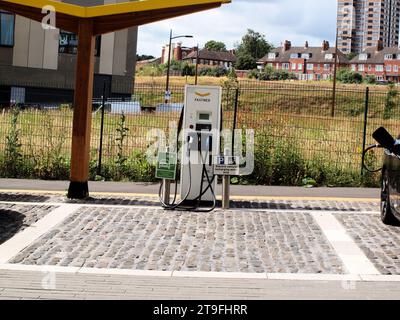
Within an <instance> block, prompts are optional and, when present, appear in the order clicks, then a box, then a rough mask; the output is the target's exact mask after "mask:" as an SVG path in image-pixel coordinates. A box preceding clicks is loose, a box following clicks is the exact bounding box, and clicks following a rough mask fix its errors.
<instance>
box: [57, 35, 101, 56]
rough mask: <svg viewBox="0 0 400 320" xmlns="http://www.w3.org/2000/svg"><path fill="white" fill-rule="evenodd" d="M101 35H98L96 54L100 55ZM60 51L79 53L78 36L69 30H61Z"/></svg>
mask: <svg viewBox="0 0 400 320" xmlns="http://www.w3.org/2000/svg"><path fill="white" fill-rule="evenodd" d="M100 49H101V37H100V36H97V37H96V45H95V52H94V55H95V56H96V57H99V56H100ZM58 52H59V53H68V54H77V53H78V36H77V35H76V34H74V33H71V32H68V31H60V37H59V46H58Z"/></svg>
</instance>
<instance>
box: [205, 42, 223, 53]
mask: <svg viewBox="0 0 400 320" xmlns="http://www.w3.org/2000/svg"><path fill="white" fill-rule="evenodd" d="M204 49H206V50H208V51H218V52H226V51H227V50H226V45H225V43H223V42H221V41H214V40H210V41H208V42H207V43H206V44H205V45H204Z"/></svg>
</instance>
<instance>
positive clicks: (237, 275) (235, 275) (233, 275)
mask: <svg viewBox="0 0 400 320" xmlns="http://www.w3.org/2000/svg"><path fill="white" fill-rule="evenodd" d="M172 276H173V277H177V278H220V279H221V278H223V279H267V274H266V273H243V272H201V271H196V272H195V271H193V272H192V271H174V272H173V273H172Z"/></svg>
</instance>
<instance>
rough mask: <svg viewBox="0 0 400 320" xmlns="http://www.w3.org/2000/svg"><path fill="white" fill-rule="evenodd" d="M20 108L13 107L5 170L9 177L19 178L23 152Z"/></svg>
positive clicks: (4, 163)
mask: <svg viewBox="0 0 400 320" xmlns="http://www.w3.org/2000/svg"><path fill="white" fill-rule="evenodd" d="M18 117H19V110H18V108H13V109H11V128H10V132H9V133H8V135H7V136H6V147H5V152H4V159H3V170H4V174H5V175H6V177H7V178H17V177H19V175H20V174H21V166H22V160H23V158H22V153H21V143H20V140H19V134H20V130H19V129H18Z"/></svg>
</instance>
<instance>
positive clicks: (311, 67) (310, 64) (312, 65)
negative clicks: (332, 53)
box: [307, 63, 314, 71]
mask: <svg viewBox="0 0 400 320" xmlns="http://www.w3.org/2000/svg"><path fill="white" fill-rule="evenodd" d="M307 70H309V71H312V70H314V64H313V63H307Z"/></svg>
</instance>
